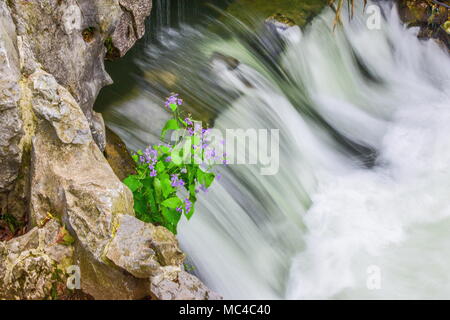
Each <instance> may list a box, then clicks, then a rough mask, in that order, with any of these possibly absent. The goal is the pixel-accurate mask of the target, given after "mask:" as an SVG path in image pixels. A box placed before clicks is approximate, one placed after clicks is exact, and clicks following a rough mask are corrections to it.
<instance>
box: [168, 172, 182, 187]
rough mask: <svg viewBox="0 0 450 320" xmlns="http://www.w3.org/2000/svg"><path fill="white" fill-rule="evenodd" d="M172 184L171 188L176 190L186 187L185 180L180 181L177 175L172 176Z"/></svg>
mask: <svg viewBox="0 0 450 320" xmlns="http://www.w3.org/2000/svg"><path fill="white" fill-rule="evenodd" d="M170 182H171V186H172V187H174V188H176V187H182V186H184V181H183V179H180V178H179V177H178V175H177V174H172V175H171V178H170Z"/></svg>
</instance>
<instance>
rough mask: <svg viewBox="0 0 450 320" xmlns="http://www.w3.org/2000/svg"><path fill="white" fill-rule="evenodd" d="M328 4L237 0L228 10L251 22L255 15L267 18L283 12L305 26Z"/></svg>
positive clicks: (323, 0)
mask: <svg viewBox="0 0 450 320" xmlns="http://www.w3.org/2000/svg"><path fill="white" fill-rule="evenodd" d="M326 4H327V0H271V1H267V0H236V1H235V2H234V3H232V4H231V5H230V6H229V7H228V9H227V10H226V11H227V13H229V14H231V15H233V16H235V17H236V18H238V19H240V20H242V21H243V22H251V21H250V19H251V18H250V17H251V16H254V15H256V16H259V17H260V18H261V19H266V18H267V17H269V16H272V15H274V14H281V15H283V16H286V17H288V18H290V19H292V20H293V21H294V22H295V24H297V25H299V26H305V25H306V24H307V23H308V22H309V21H310V20H311V19H312V18H313V17H315V16H316V15H317V14H319V13H320V11H321V10H322V9H323V7H324V6H326Z"/></svg>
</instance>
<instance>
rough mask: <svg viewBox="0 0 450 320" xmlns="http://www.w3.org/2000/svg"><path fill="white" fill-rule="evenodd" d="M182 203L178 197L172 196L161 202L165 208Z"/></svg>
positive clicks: (172, 207) (178, 205) (176, 206)
mask: <svg viewBox="0 0 450 320" xmlns="http://www.w3.org/2000/svg"><path fill="white" fill-rule="evenodd" d="M182 204H183V202H182V201H181V200H180V198H178V197H172V198H169V199H166V200H164V201H163V202H161V205H162V206H164V207H166V208H171V209H175V208H178V207H180V206H181V205H182Z"/></svg>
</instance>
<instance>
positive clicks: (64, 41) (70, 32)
mask: <svg viewBox="0 0 450 320" xmlns="http://www.w3.org/2000/svg"><path fill="white" fill-rule="evenodd" d="M2 2H3V1H2ZM151 3H152V2H151V0H139V1H124V0H122V1H119V0H102V1H92V0H65V1H42V0H29V1H20V0H9V1H8V4H9V6H10V7H11V11H12V15H13V17H14V19H15V22H16V27H17V33H18V36H19V37H22V38H23V39H24V40H25V42H26V43H29V48H30V49H31V50H32V52H33V55H34V57H35V59H36V60H37V62H38V63H40V64H42V66H43V69H44V70H46V71H47V72H48V73H50V74H52V75H53V76H54V77H55V79H56V81H57V82H58V83H59V84H61V85H62V86H63V87H65V88H66V89H68V91H69V92H70V93H71V94H72V95H73V97H74V98H75V100H76V101H77V103H78V104H79V105H80V106H81V109H82V110H83V112H84V114H85V115H86V117H87V119H88V122H89V124H90V127H91V128H92V129H93V130H94V131H96V130H97V129H99V128H100V127H99V126H98V124H99V122H98V120H99V119H98V116H96V115H95V114H94V112H93V110H92V108H93V105H94V101H95V99H96V97H97V95H98V93H99V91H100V89H101V88H102V87H104V86H106V85H108V84H111V83H112V80H111V78H110V77H109V75H108V74H107V73H106V72H105V68H104V62H103V61H104V58H105V55H106V51H107V49H106V47H105V43H106V42H108V41H109V40H110V39H111V38H112V39H113V45H114V46H115V47H117V48H119V51H120V55H121V56H122V55H124V54H125V53H126V51H127V50H128V49H130V48H131V46H132V45H133V44H134V43H135V41H136V40H137V39H139V38H140V37H142V35H143V33H144V21H145V18H146V17H147V16H148V15H149V14H150V10H151ZM133 26H135V27H133ZM128 30H130V32H129V31H128ZM34 71H35V70H34V69H33V68H31V70H28V72H30V73H33V72H34ZM102 136H103V137H104V132H103V135H102V134H100V135H97V132H94V139H97V137H100V138H101V137H102ZM96 142H97V143H98V145H99V147H100V148H102V147H104V144H102V140H99V141H97V140H96ZM103 142H104V140H103Z"/></svg>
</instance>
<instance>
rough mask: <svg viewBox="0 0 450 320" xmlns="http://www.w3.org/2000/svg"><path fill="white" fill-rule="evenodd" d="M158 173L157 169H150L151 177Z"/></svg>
mask: <svg viewBox="0 0 450 320" xmlns="http://www.w3.org/2000/svg"><path fill="white" fill-rule="evenodd" d="M157 173H158V172H156V170H152V171H150V177H156V175H157Z"/></svg>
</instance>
